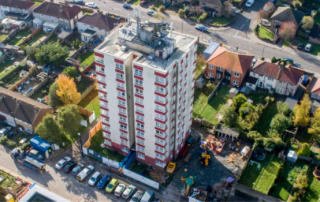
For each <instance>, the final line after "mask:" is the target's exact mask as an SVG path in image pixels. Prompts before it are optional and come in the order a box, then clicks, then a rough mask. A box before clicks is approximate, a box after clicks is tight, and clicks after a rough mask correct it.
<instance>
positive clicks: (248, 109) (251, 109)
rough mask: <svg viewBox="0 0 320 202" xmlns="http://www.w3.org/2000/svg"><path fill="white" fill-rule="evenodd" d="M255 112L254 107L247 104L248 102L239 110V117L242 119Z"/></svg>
mask: <svg viewBox="0 0 320 202" xmlns="http://www.w3.org/2000/svg"><path fill="white" fill-rule="evenodd" d="M254 111H255V107H254V106H253V105H252V104H249V103H248V102H245V103H243V104H242V105H241V107H240V109H239V115H240V116H241V117H242V118H244V117H245V116H247V115H248V114H250V113H252V112H254Z"/></svg>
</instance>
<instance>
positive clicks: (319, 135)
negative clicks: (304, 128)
mask: <svg viewBox="0 0 320 202" xmlns="http://www.w3.org/2000/svg"><path fill="white" fill-rule="evenodd" d="M308 133H310V134H312V136H313V138H314V139H315V140H316V141H317V142H319V141H320V108H318V109H317V111H316V112H315V113H314V114H313V119H312V120H311V126H310V128H309V129H308Z"/></svg>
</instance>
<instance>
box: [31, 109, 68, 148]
mask: <svg viewBox="0 0 320 202" xmlns="http://www.w3.org/2000/svg"><path fill="white" fill-rule="evenodd" d="M36 133H37V134H38V135H39V136H40V137H41V138H43V139H46V140H48V141H49V142H52V143H60V142H61V140H62V137H63V136H62V133H61V130H60V127H59V124H58V122H57V121H56V120H54V118H53V116H52V115H51V114H48V115H46V116H45V117H43V119H42V122H40V123H39V124H38V126H37V127H36Z"/></svg>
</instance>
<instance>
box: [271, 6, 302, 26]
mask: <svg viewBox="0 0 320 202" xmlns="http://www.w3.org/2000/svg"><path fill="white" fill-rule="evenodd" d="M303 16H304V13H302V12H301V11H297V10H295V9H293V8H290V7H278V9H277V10H276V11H275V12H274V13H273V15H272V16H271V19H273V20H278V21H279V22H288V21H292V22H294V23H295V24H296V25H299V24H300V22H301V20H302V18H303Z"/></svg>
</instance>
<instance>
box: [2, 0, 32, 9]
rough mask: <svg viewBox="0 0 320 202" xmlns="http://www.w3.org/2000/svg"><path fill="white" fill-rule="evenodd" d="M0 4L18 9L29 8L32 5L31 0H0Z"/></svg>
mask: <svg viewBox="0 0 320 202" xmlns="http://www.w3.org/2000/svg"><path fill="white" fill-rule="evenodd" d="M0 5H1V6H7V7H14V8H20V9H29V8H31V7H32V6H33V5H34V3H33V1H31V0H0Z"/></svg>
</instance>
